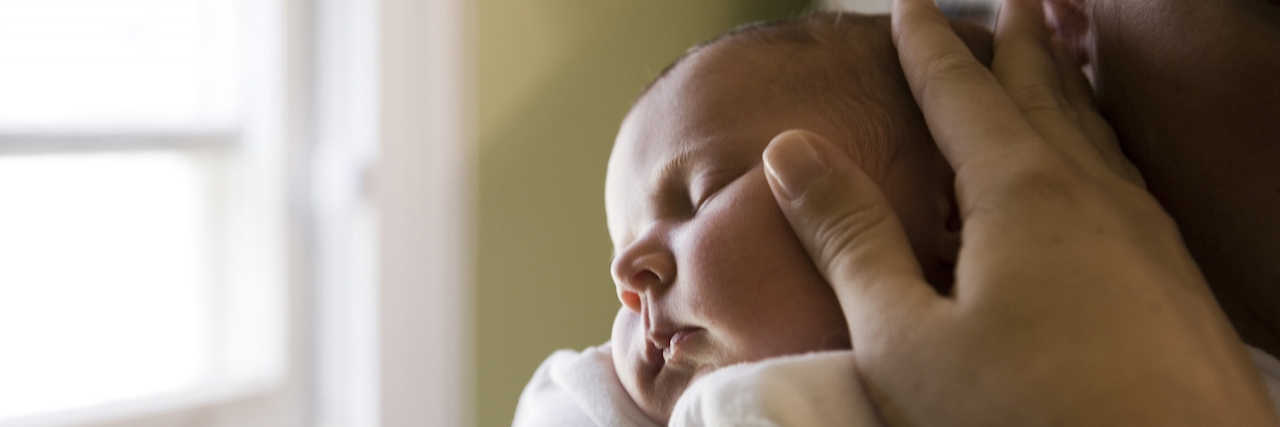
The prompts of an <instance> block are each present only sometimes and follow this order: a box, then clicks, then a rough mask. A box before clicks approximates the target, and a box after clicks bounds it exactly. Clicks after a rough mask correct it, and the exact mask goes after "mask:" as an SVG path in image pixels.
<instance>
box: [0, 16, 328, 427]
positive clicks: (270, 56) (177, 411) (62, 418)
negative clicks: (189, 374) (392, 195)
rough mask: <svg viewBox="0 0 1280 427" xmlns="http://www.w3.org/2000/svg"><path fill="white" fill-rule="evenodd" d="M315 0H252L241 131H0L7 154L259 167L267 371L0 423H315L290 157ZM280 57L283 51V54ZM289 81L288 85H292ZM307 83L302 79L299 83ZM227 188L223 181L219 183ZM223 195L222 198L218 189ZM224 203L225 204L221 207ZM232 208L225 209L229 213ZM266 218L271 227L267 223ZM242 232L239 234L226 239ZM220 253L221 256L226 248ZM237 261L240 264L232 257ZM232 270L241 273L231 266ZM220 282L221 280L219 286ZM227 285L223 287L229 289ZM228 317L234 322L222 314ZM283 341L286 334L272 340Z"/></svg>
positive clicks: (27, 426)
mask: <svg viewBox="0 0 1280 427" xmlns="http://www.w3.org/2000/svg"><path fill="white" fill-rule="evenodd" d="M307 1H308V0H274V1H256V0H255V1H252V2H251V7H254V8H256V9H258V10H255V11H254V12H255V13H252V14H250V15H251V18H252V19H251V22H249V23H248V24H249V25H250V26H252V27H253V28H254V30H252V31H254V32H255V33H257V34H262V35H264V37H263V39H262V40H255V41H254V43H250V46H251V51H250V52H249V61H248V63H249V67H250V69H251V70H253V72H252V74H253V76H252V77H251V78H250V79H248V81H247V82H246V83H247V84H248V85H249V87H248V88H247V90H246V92H247V93H249V94H251V97H252V98H251V99H249V102H246V104H247V105H248V106H249V108H248V110H247V111H245V113H244V120H243V123H242V127H241V128H240V129H236V130H234V131H233V130H222V129H182V130H166V131H156V132H148V131H142V132H96V133H95V132H67V133H58V132H56V131H55V132H39V133H34V132H31V133H23V132H4V131H0V153H3V154H27V153H70V152H76V153H95V152H101V153H110V152H122V151H134V150H174V151H181V152H188V153H193V154H198V153H202V152H205V153H207V152H218V151H222V152H226V151H230V150H235V151H236V152H235V154H234V156H235V157H236V160H235V162H236V167H237V168H240V169H242V170H243V171H244V172H245V173H248V174H253V175H255V177H254V182H253V183H252V185H253V186H254V187H255V189H256V190H258V191H264V192H268V193H272V195H270V196H268V197H267V198H266V200H267V201H268V203H267V204H268V205H269V206H259V207H257V209H256V210H255V211H254V212H253V213H252V215H254V216H255V217H256V218H255V219H254V224H255V226H254V229H255V230H259V231H260V230H266V231H268V232H270V233H272V234H274V236H273V237H269V238H268V239H267V241H268V243H267V245H266V248H264V252H265V253H266V254H267V258H268V260H267V261H266V262H267V263H271V264H273V265H275V267H274V268H271V267H269V268H268V269H267V270H268V271H270V272H269V273H266V275H265V276H264V277H256V278H255V283H254V285H258V284H262V283H263V282H267V283H268V284H274V285H275V286H276V287H275V290H276V291H277V292H275V293H273V294H272V295H271V296H268V297H267V298H268V299H269V300H270V299H273V300H275V301H265V303H266V304H269V305H273V306H275V310H274V313H275V314H277V315H278V316H276V317H277V320H278V321H275V322H272V323H274V325H273V326H267V327H268V328H275V329H278V330H276V331H273V332H274V333H275V334H276V336H277V337H283V338H284V339H283V343H281V345H282V348H280V349H278V350H279V351H278V353H279V354H277V355H276V356H278V357H277V358H280V359H282V360H277V361H275V362H273V363H272V365H273V366H274V367H268V368H267V371H268V372H258V373H254V374H252V375H251V376H249V377H246V378H225V379H218V380H216V381H212V382H209V383H206V384H202V385H199V386H196V387H192V388H188V389H184V390H181V391H176V392H172V393H166V394H162V395H158V396H153V397H147V398H140V399H132V400H125V401H118V402H112V403H108V404H104V405H99V406H95V407H92V408H85V409H74V410H66V411H59V412H53V413H47V414H38V415H34V416H29V417H23V418H14V419H8V420H4V421H0V427H63V426H67V427H70V426H75V427H117V426H119V427H124V426H129V427H150V426H157V427H160V426H188V425H193V424H196V423H198V424H200V425H205V426H211V427H222V426H225V427H232V426H235V427H259V426H260V427H292V426H298V427H301V426H305V425H308V424H309V422H308V420H307V419H308V409H307V408H308V406H309V404H308V402H307V399H308V392H307V391H308V389H309V388H308V387H309V378H310V372H309V362H310V354H311V353H310V351H309V345H308V344H307V343H308V341H309V334H308V333H306V332H307V331H308V330H309V329H308V325H309V323H308V322H306V321H304V319H305V317H304V314H305V313H309V312H310V307H309V303H308V302H309V300H307V299H306V298H305V296H304V295H305V293H304V292H303V290H304V286H303V282H302V279H303V278H305V277H306V276H307V275H306V274H302V273H304V272H305V271H304V270H303V267H304V262H303V260H304V258H305V257H304V256H303V255H304V254H303V253H302V252H301V251H298V250H297V249H296V248H299V247H300V245H299V242H300V241H301V240H302V237H303V232H302V230H299V229H298V228H297V227H296V225H295V224H294V221H291V220H290V218H291V217H297V216H298V213H299V212H297V209H296V208H297V206H291V204H292V205H297V203H296V201H295V200H291V196H290V195H289V193H291V192H292V191H291V189H292V188H296V187H297V185H298V184H299V183H298V182H291V181H296V180H294V179H292V177H294V176H296V175H297V173H296V171H295V170H294V169H296V168H295V167H293V163H291V162H290V161H289V159H290V157H291V156H296V155H297V153H301V152H302V150H301V149H300V148H301V147H302V146H304V145H305V144H303V141H302V139H301V137H302V136H303V135H304V133H303V132H301V129H302V126H301V124H303V123H305V120H306V117H305V115H304V114H303V113H305V111H306V109H305V108H304V107H305V106H306V105H307V101H308V99H307V98H308V97H307V91H308V87H307V86H306V84H305V82H307V81H308V78H309V76H307V75H306V73H307V71H308V70H309V69H310V64H309V63H308V58H307V56H306V49H305V48H306V42H307V41H308V40H309V38H310V34H307V27H306V24H307V23H308V21H309V19H308V18H309V17H308V16H307ZM280 58H284V60H283V61H282V60H281V59H280ZM286 83H288V84H289V86H287V87H286V86H285V84H286ZM300 83H302V84H300ZM219 185H220V184H219ZM215 197H216V195H215ZM215 208H220V207H215ZM224 212H225V211H219V212H218V214H220V215H221V214H223V213H224ZM263 224H265V226H263ZM229 238H236V237H234V236H233V237H229ZM219 256H221V255H219ZM227 262H237V261H227ZM230 273H231V274H235V273H234V272H230ZM222 285H224V284H222V283H219V284H217V285H216V286H222ZM223 291H224V290H217V292H223ZM224 320H228V319H224ZM273 341H280V340H278V339H277V340H273Z"/></svg>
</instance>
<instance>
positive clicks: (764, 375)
mask: <svg viewBox="0 0 1280 427" xmlns="http://www.w3.org/2000/svg"><path fill="white" fill-rule="evenodd" d="M1249 354H1250V355H1251V356H1253V360H1254V363H1256V364H1257V365H1258V368H1259V370H1260V371H1262V376H1263V379H1264V380H1265V381H1266V384H1267V388H1268V390H1270V392H1271V400H1272V403H1273V404H1274V406H1275V407H1276V408H1277V410H1280V361H1277V360H1276V358H1274V357H1272V356H1271V355H1268V354H1267V353H1265V352H1263V351H1261V350H1258V349H1255V348H1252V347H1251V348H1249ZM856 378H857V370H856V367H855V366H854V363H853V356H852V353H851V352H848V351H833V352H822V353H811V354H806V355H799V356H788V357H781V358H775V359H769V360H764V361H761V362H756V363H748V364H742V365H736V366H731V367H726V368H723V369H720V370H717V371H716V372H713V373H711V374H710V375H707V376H705V377H703V378H701V379H699V380H698V381H696V382H695V383H694V384H693V386H692V387H690V388H689V389H688V390H686V391H685V394H684V395H683V396H681V397H680V400H679V401H677V402H676V407H675V411H674V412H673V413H672V417H671V426H673V427H692V426H726V425H732V426H759V427H766V426H789V427H802V426H831V425H843V426H855V427H872V426H880V425H881V423H880V421H879V419H878V417H877V416H876V414H875V411H874V409H873V408H872V406H871V404H870V402H869V400H868V399H867V398H866V395H865V394H864V393H863V391H862V388H861V385H860V384H859V383H858V381H856ZM551 426H564V427H579V426H581V427H595V426H599V427H649V426H658V424H657V423H655V422H653V421H651V420H649V419H648V418H646V417H645V416H644V414H643V413H642V412H640V408H638V407H636V404H635V402H633V401H632V400H631V398H630V397H629V396H628V395H627V393H626V391H625V390H623V388H622V384H621V383H620V382H618V376H617V374H616V373H615V372H614V370H613V361H612V359H611V358H610V356H609V344H608V343H605V344H604V345H602V346H599V347H592V348H588V349H586V350H584V351H583V352H581V353H576V352H573V351H569V350H560V351H557V352H556V353H555V354H552V355H551V357H549V358H547V360H546V361H545V362H543V363H542V366H540V367H539V368H538V371H537V372H536V373H534V375H533V379H532V380H531V381H530V382H529V385H528V386H525V389H524V393H523V394H522V395H521V396H520V403H519V404H518V406H517V407H516V417H515V423H514V427H551Z"/></svg>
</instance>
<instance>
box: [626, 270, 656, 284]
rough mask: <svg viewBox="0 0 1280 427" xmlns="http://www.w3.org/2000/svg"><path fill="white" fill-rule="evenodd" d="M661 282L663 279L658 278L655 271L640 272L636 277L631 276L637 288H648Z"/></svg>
mask: <svg viewBox="0 0 1280 427" xmlns="http://www.w3.org/2000/svg"><path fill="white" fill-rule="evenodd" d="M661 282H662V278H661V277H658V274H657V273H654V272H653V270H640V271H639V272H637V273H636V274H635V275H634V276H631V283H634V284H635V285H636V286H644V287H647V286H648V285H651V284H655V283H661Z"/></svg>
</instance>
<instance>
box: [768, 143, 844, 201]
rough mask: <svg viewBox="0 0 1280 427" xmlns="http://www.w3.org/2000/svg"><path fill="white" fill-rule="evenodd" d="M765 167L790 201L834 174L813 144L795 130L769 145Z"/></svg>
mask: <svg viewBox="0 0 1280 427" xmlns="http://www.w3.org/2000/svg"><path fill="white" fill-rule="evenodd" d="M764 167H765V170H767V171H768V172H769V174H770V175H773V177H774V179H776V180H777V181H778V184H781V185H782V192H784V193H786V195H787V199H790V200H795V199H798V198H800V196H803V195H804V193H805V192H806V191H809V187H810V186H812V185H813V183H814V182H817V181H818V179H821V178H822V177H824V176H826V175H827V174H828V173H830V171H831V167H830V166H828V165H827V162H825V161H823V160H822V157H821V156H818V151H817V150H815V149H814V148H813V144H812V143H810V142H809V140H807V139H805V137H804V134H802V133H800V132H795V131H789V132H784V133H782V134H781V135H778V136H777V137H775V138H774V139H773V142H770V143H769V148H767V149H765V150H764Z"/></svg>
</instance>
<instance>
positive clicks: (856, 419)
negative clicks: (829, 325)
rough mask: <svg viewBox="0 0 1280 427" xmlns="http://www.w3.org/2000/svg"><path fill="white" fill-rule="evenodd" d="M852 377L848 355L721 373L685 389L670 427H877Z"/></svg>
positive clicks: (791, 360)
mask: <svg viewBox="0 0 1280 427" xmlns="http://www.w3.org/2000/svg"><path fill="white" fill-rule="evenodd" d="M857 378H858V370H857V367H856V366H855V365H854V363H853V352H852V351H848V350H846V351H826V352H820V353H809V354H802V355H797V356H787V357H779V358H774V359H768V360H763V361H760V362H756V363H745V364H741V365H735V366H730V367H726V368H722V369H719V370H717V371H715V372H712V373H711V374H710V375H707V376H705V377H702V378H701V379H699V380H698V381H696V382H694V383H693V386H692V387H689V389H688V390H685V393H684V395H682V396H680V400H679V401H677V402H676V408H675V411H673V412H672V416H671V426H672V427H695V426H749V427H772V426H791V427H799V426H849V427H875V426H880V425H882V423H881V422H880V418H879V416H877V415H876V412H875V409H874V408H872V406H871V403H870V400H869V399H868V398H867V396H866V394H865V393H863V391H862V385H861V383H859V382H858V380H857Z"/></svg>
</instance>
